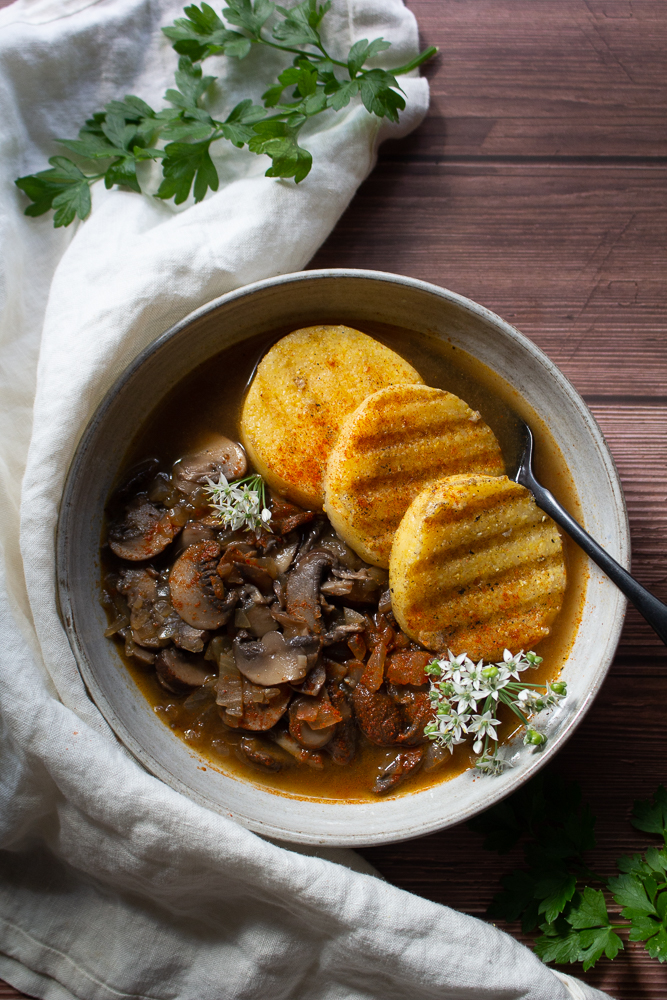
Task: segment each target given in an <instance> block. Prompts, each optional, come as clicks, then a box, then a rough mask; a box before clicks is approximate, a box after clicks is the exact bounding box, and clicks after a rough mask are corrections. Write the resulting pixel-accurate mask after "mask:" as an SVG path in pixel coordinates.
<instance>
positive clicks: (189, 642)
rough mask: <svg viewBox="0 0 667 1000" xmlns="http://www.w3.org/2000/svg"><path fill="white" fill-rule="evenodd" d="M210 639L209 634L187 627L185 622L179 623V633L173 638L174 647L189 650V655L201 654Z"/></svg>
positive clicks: (199, 629)
mask: <svg viewBox="0 0 667 1000" xmlns="http://www.w3.org/2000/svg"><path fill="white" fill-rule="evenodd" d="M208 638H209V635H208V632H205V631H204V630H203V629H201V628H193V627H192V625H186V624H185V622H184V621H179V623H178V632H177V633H176V635H174V636H173V640H174V645H175V646H178V648H179V649H187V651H188V653H201V651H202V650H203V648H204V643H206V642H208Z"/></svg>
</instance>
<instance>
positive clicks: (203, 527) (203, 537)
mask: <svg viewBox="0 0 667 1000" xmlns="http://www.w3.org/2000/svg"><path fill="white" fill-rule="evenodd" d="M214 541H216V534H215V529H214V528H213V527H212V526H211V525H210V524H206V523H205V522H204V521H202V520H200V521H188V523H187V524H186V525H185V527H184V528H183V531H182V533H181V537H180V538H179V539H178V548H179V549H180V551H183V550H185V549H187V548H189V546H190V545H196V544H197V542H214Z"/></svg>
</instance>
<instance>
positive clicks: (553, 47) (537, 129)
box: [403, 0, 667, 158]
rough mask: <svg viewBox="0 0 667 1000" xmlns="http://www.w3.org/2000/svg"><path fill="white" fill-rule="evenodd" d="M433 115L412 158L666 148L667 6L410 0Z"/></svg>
mask: <svg viewBox="0 0 667 1000" xmlns="http://www.w3.org/2000/svg"><path fill="white" fill-rule="evenodd" d="M408 6H409V7H410V9H411V10H412V11H413V12H414V13H415V15H416V17H417V20H418V23H419V26H420V33H421V40H422V44H423V45H437V46H438V47H439V48H440V54H439V56H438V59H437V61H436V62H435V63H434V64H433V65H432V66H430V67H428V68H427V69H426V71H425V72H426V75H427V76H428V77H429V79H430V83H431V95H432V104H431V112H430V113H429V116H428V119H427V121H426V122H425V123H424V125H423V126H422V127H421V129H420V130H419V131H418V132H417V133H416V134H415V135H413V136H410V137H409V138H407V139H406V140H404V144H403V145H404V148H406V149H409V150H410V155H412V156H424V157H430V158H433V157H439V156H443V155H445V156H447V155H450V156H451V155H463V156H479V155H487V156H499V155H502V156H522V157H525V156H550V157H561V156H572V155H577V156H593V157H608V156H621V155H624V156H631V157H647V156H661V157H664V156H665V138H666V137H667V117H666V116H665V109H666V106H667V63H666V61H665V51H666V49H667V45H666V43H667V14H666V11H665V6H664V4H661V3H655V2H654V0H643V2H638V0H634V2H628V0H609V2H604V3H603V2H601V0H600V2H598V0H595V2H591V0H588V2H586V0H558V2H557V3H544V2H542V3H535V0H474V2H471V0H447V2H444V3H443V2H441V0H409V2H408Z"/></svg>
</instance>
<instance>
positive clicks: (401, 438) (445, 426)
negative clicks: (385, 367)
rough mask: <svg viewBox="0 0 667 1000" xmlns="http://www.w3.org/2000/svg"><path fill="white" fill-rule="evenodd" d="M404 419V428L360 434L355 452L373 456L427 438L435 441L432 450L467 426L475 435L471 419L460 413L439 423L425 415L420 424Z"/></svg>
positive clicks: (441, 419) (420, 418)
mask: <svg viewBox="0 0 667 1000" xmlns="http://www.w3.org/2000/svg"><path fill="white" fill-rule="evenodd" d="M403 419H404V426H402V427H398V428H394V427H388V428H386V429H385V428H382V429H381V430H378V431H376V432H375V433H374V434H372V433H367V434H359V435H358V437H356V438H355V451H357V452H358V453H359V454H363V455H372V454H374V453H375V452H376V451H384V450H386V449H387V448H394V447H397V446H403V447H407V446H409V445H410V444H411V443H412V442H415V441H423V440H424V439H425V438H428V439H429V442H430V441H431V440H432V441H433V444H432V448H434V447H436V443H435V442H436V441H437V440H439V439H441V438H443V437H447V436H448V435H449V434H450V433H451V432H452V431H453V430H454V429H455V428H462V427H465V425H466V424H468V425H469V427H470V429H471V434H472V433H474V432H473V427H474V425H473V424H472V422H471V420H470V417H466V416H464V417H462V416H460V415H459V414H458V413H452V415H451V417H445V418H442V417H440V418H439V419H438V420H437V422H433V423H429V422H428V418H427V417H425V416H424V415H423V414H420V416H419V423H417V422H416V421H415V423H412V422H411V421H410V419H409V418H403ZM480 430H484V428H480Z"/></svg>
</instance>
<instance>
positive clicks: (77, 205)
mask: <svg viewBox="0 0 667 1000" xmlns="http://www.w3.org/2000/svg"><path fill="white" fill-rule="evenodd" d="M49 163H50V164H51V169H50V170H41V171H40V172H39V173H37V174H31V175H29V176H27V177H19V178H18V180H17V181H15V183H16V186H17V187H19V188H20V189H21V190H22V191H24V192H25V193H26V194H27V195H28V197H29V198H30V200H31V201H32V202H33V204H32V205H28V207H27V208H26V210H25V213H24V214H25V215H31V216H36V215H43V214H44V212H48V210H49V209H50V208H54V209H55V210H56V212H55V215H54V218H53V225H54V226H55V227H56V229H57V228H58V227H60V226H69V224H70V222H73V221H74V218H75V217H76V216H77V215H78V217H79V218H80V219H85V218H86V216H87V215H88V213H89V212H90V186H89V181H88V178H87V177H86V175H85V174H84V173H82V171H81V170H79V168H78V167H77V165H76V164H75V163H72V161H71V160H68V159H67V157H65V156H52V157H51V159H50V160H49Z"/></svg>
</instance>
